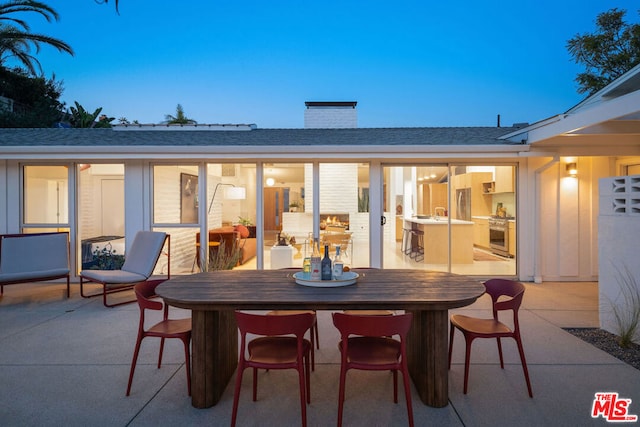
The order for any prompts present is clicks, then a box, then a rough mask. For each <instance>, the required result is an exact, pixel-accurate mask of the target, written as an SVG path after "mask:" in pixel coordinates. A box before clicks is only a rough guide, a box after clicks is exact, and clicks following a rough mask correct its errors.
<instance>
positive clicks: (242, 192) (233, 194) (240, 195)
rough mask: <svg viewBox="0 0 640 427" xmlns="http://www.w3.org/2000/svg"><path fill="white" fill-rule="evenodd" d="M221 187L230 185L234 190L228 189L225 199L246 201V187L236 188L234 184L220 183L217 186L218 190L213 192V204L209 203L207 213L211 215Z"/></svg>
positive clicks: (215, 189)
mask: <svg viewBox="0 0 640 427" xmlns="http://www.w3.org/2000/svg"><path fill="white" fill-rule="evenodd" d="M221 185H228V186H230V187H233V188H229V189H227V191H226V192H225V195H224V198H225V199H227V200H244V199H246V197H247V195H246V189H245V188H244V187H236V186H235V185H233V184H228V183H226V182H219V183H217V184H216V188H214V190H213V197H211V202H210V203H209V210H208V211H207V213H211V208H212V207H213V201H214V200H215V198H216V193H217V192H218V187H220V186H221Z"/></svg>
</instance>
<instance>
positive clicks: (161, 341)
mask: <svg viewBox="0 0 640 427" xmlns="http://www.w3.org/2000/svg"><path fill="white" fill-rule="evenodd" d="M163 352H164V338H160V353H159V354H158V369H160V365H162V353H163Z"/></svg>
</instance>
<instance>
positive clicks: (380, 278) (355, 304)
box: [156, 269, 484, 408]
mask: <svg viewBox="0 0 640 427" xmlns="http://www.w3.org/2000/svg"><path fill="white" fill-rule="evenodd" d="M355 271H357V272H359V274H360V277H359V279H358V281H357V283H356V284H354V285H350V286H344V287H335V288H315V287H308V286H301V285H298V284H296V283H295V281H294V279H293V278H292V271H287V270H226V271H213V272H206V273H199V274H193V275H189V276H180V277H174V278H172V279H171V280H168V281H166V282H164V283H162V284H161V285H160V286H158V288H157V290H156V293H157V294H158V295H159V296H161V297H162V298H164V300H165V301H166V302H167V303H168V304H170V305H173V306H176V307H181V308H185V309H190V310H191V311H192V366H191V369H192V371H191V372H192V381H191V387H192V390H191V391H192V405H193V406H194V407H196V408H207V407H211V406H213V405H215V404H216V403H217V402H218V400H219V399H220V397H221V396H222V394H223V393H224V389H225V388H226V386H227V384H228V382H229V380H230V378H231V376H232V375H233V373H234V371H235V369H236V366H237V363H238V331H237V329H236V323H235V318H234V311H235V310H290V309H312V310H345V309H359V310H380V309H386V310H406V311H410V312H412V313H413V323H412V326H411V330H410V332H409V337H408V340H407V341H408V345H407V354H408V356H407V361H408V363H409V372H410V374H411V377H412V379H413V382H414V384H415V386H416V389H417V390H418V394H419V395H420V399H421V400H422V401H423V402H424V403H425V404H427V405H429V406H433V407H438V408H439V407H444V406H446V405H447V403H448V397H449V396H448V372H447V357H448V351H447V350H448V347H447V346H448V334H447V329H448V324H449V316H448V310H449V309H452V308H457V307H463V306H466V305H469V304H471V303H473V302H474V301H475V300H476V299H477V298H478V297H479V296H481V295H482V294H483V292H484V286H483V285H482V283H480V282H479V281H477V280H475V279H472V278H469V277H466V276H460V275H456V274H451V273H442V272H433V271H424V270H422V271H420V270H394V269H382V270H377V269H371V270H369V269H363V270H355Z"/></svg>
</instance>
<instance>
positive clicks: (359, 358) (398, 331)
mask: <svg viewBox="0 0 640 427" xmlns="http://www.w3.org/2000/svg"><path fill="white" fill-rule="evenodd" d="M412 319H413V315H412V314H411V313H406V314H399V315H396V316H360V315H349V314H344V313H333V324H334V325H335V326H336V328H338V330H339V331H340V343H339V345H338V347H339V349H340V353H341V365H340V391H339V396H338V426H342V413H343V410H344V396H345V380H346V377H347V371H348V370H349V369H363V370H372V371H389V370H391V371H393V401H394V403H398V371H401V372H402V378H403V382H404V394H405V398H406V401H407V414H408V417H409V425H410V426H412V427H413V409H412V406H411V389H410V386H409V370H408V368H407V350H406V340H407V333H408V332H409V328H410V327H411V321H412ZM352 335H355V336H352ZM394 335H398V336H399V337H400V339H399V340H397V339H394V338H391V337H392V336H394Z"/></svg>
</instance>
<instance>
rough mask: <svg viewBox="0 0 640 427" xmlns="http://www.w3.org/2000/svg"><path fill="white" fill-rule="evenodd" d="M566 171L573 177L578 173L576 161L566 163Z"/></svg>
mask: <svg viewBox="0 0 640 427" xmlns="http://www.w3.org/2000/svg"><path fill="white" fill-rule="evenodd" d="M567 173H568V174H569V176H573V177H575V176H576V175H578V166H577V165H576V162H571V163H567Z"/></svg>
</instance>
